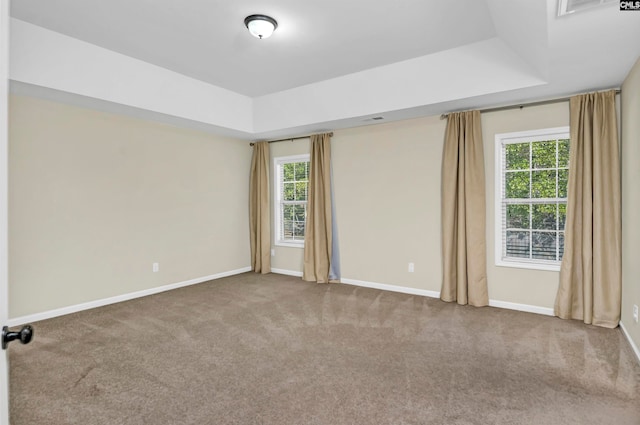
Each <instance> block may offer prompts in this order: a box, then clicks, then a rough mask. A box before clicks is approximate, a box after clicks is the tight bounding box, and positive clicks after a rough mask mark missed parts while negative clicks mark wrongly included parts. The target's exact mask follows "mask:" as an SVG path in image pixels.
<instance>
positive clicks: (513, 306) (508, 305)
mask: <svg viewBox="0 0 640 425" xmlns="http://www.w3.org/2000/svg"><path fill="white" fill-rule="evenodd" d="M340 282H342V283H346V284H348V285H355V286H363V287H365V288H374V289H382V290H383V291H392V292H401V293H403V294H411V295H421V296H424V297H430V298H440V292H439V291H429V290H426V289H417V288H410V287H407V286H397V285H388V284H386V283H375V282H365V281H362V280H355V279H340ZM489 306H490V307H497V308H504V309H507V310H517V311H524V312H527V313H536V314H543V315H545V316H553V309H552V308H546V307H538V306H535V305H527V304H518V303H512V302H508V301H498V300H489Z"/></svg>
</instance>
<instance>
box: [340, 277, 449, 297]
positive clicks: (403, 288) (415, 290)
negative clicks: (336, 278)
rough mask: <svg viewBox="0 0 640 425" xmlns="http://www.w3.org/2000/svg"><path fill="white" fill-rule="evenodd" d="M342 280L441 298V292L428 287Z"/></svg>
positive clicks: (343, 280) (368, 286)
mask: <svg viewBox="0 0 640 425" xmlns="http://www.w3.org/2000/svg"><path fill="white" fill-rule="evenodd" d="M340 282H342V283H346V284H347V285H354V286H362V287H365V288H373V289H382V290H383V291H392V292H401V293H403V294H411V295H421V296H423V297H429V298H440V292H437V291H428V290H426V289H418V288H410V287H408V286H397V285H388V284H386V283H375V282H365V281H363V280H355V279H346V278H344V279H340Z"/></svg>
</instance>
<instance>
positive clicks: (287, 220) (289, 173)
mask: <svg viewBox="0 0 640 425" xmlns="http://www.w3.org/2000/svg"><path fill="white" fill-rule="evenodd" d="M274 170H275V179H276V182H275V186H274V187H275V188H276V189H275V191H276V193H275V196H276V202H275V208H276V211H275V227H276V241H275V243H276V245H285V246H300V247H301V246H304V226H305V220H306V218H307V191H308V185H309V155H297V156H287V157H279V158H275V159H274Z"/></svg>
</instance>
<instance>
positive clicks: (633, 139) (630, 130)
mask: <svg viewBox="0 0 640 425" xmlns="http://www.w3.org/2000/svg"><path fill="white" fill-rule="evenodd" d="M621 97H622V100H621V110H622V114H621V115H622V119H621V120H622V323H623V325H624V327H625V329H626V330H627V331H628V332H629V334H630V335H631V338H632V339H633V341H634V342H635V344H636V347H640V325H638V323H635V322H634V321H633V318H632V317H633V316H632V315H633V313H632V308H633V305H634V304H635V305H637V306H640V261H639V257H638V252H640V222H639V217H640V214H639V213H638V211H640V190H639V189H638V182H640V59H638V61H637V62H636V64H635V65H634V66H633V68H632V69H631V72H630V73H629V75H628V76H627V78H626V79H625V81H624V83H623V85H622V95H621Z"/></svg>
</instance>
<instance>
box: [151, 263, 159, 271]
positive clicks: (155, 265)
mask: <svg viewBox="0 0 640 425" xmlns="http://www.w3.org/2000/svg"><path fill="white" fill-rule="evenodd" d="M151 270H153V272H154V273H156V272H159V271H160V264H159V263H153V266H151Z"/></svg>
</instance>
